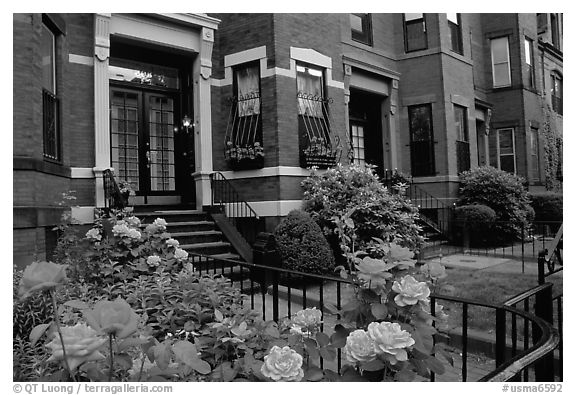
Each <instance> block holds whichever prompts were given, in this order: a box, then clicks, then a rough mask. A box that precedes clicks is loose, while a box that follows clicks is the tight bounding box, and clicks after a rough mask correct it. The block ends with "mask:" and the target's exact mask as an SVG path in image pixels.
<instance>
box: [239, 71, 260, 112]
mask: <svg viewBox="0 0 576 395" xmlns="http://www.w3.org/2000/svg"><path fill="white" fill-rule="evenodd" d="M236 85H237V92H236V93H237V95H238V116H240V117H246V116H249V115H256V114H260V68H259V67H258V66H256V65H254V66H248V67H244V68H241V69H238V70H236Z"/></svg>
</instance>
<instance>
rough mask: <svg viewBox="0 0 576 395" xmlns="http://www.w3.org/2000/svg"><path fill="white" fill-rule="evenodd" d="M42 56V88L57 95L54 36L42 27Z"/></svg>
mask: <svg viewBox="0 0 576 395" xmlns="http://www.w3.org/2000/svg"><path fill="white" fill-rule="evenodd" d="M40 40H41V44H40V56H41V57H42V87H43V88H44V89H46V90H47V91H49V92H51V93H56V89H55V87H54V34H53V33H52V32H51V31H50V29H48V28H47V27H46V26H45V25H42V37H41V39H40Z"/></svg>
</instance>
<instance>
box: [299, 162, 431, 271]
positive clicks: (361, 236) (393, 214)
mask: <svg viewBox="0 0 576 395" xmlns="http://www.w3.org/2000/svg"><path fill="white" fill-rule="evenodd" d="M302 187H303V188H304V210H305V211H307V212H308V213H310V215H311V216H312V218H313V219H314V220H315V221H316V222H317V223H318V225H320V227H321V228H322V230H323V232H324V234H325V235H326V237H327V238H328V240H329V241H330V244H331V245H332V247H333V248H334V251H339V247H338V243H339V242H338V238H337V237H336V236H335V234H334V230H335V228H336V225H335V223H334V218H335V217H337V218H340V217H343V216H344V215H346V214H349V217H350V219H351V220H352V221H353V222H354V224H355V229H354V233H355V237H357V239H356V242H358V243H360V245H359V246H358V248H360V249H361V248H364V247H365V245H366V244H367V243H370V242H371V241H372V240H373V238H374V237H377V238H380V239H383V240H386V241H389V242H395V243H397V244H399V245H401V246H403V247H408V248H410V249H412V250H416V251H417V250H418V249H419V247H420V245H421V244H422V242H423V238H422V236H420V234H419V231H420V227H419V226H418V225H416V219H417V218H418V209H417V207H416V206H414V205H413V204H411V203H410V202H409V201H408V200H407V199H406V198H405V197H404V196H403V194H402V191H400V192H399V193H396V194H393V193H391V192H390V191H389V190H388V189H387V188H386V187H385V186H384V185H382V183H381V182H380V181H379V180H378V177H377V176H376V175H375V174H374V172H373V171H372V170H371V169H369V168H365V167H363V166H358V165H351V166H342V165H338V166H337V167H335V168H333V169H330V170H328V171H326V172H325V173H324V174H316V173H312V175H311V176H310V177H308V178H307V179H306V180H304V181H303V182H302ZM337 256H338V258H339V261H340V254H339V253H338V254H337Z"/></svg>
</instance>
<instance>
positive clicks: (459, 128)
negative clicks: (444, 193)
mask: <svg viewBox="0 0 576 395" xmlns="http://www.w3.org/2000/svg"><path fill="white" fill-rule="evenodd" d="M454 125H455V127H456V159H457V161H456V162H457V167H458V173H460V172H463V171H466V170H469V169H470V140H469V137H468V116H467V110H466V107H462V106H458V105H454Z"/></svg>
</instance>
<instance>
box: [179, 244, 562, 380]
mask: <svg viewBox="0 0 576 395" xmlns="http://www.w3.org/2000/svg"><path fill="white" fill-rule="evenodd" d="M190 258H191V260H192V263H193V265H194V268H195V270H197V271H199V272H200V273H210V274H220V275H223V276H225V277H227V278H229V279H230V281H231V282H232V284H233V285H235V286H236V287H239V288H240V289H241V292H242V293H243V294H245V295H247V296H246V303H249V305H250V308H251V309H253V310H255V311H260V312H261V313H262V318H263V319H264V320H270V319H272V320H275V321H279V320H281V319H283V318H290V317H291V316H292V315H293V314H295V313H296V312H297V311H299V310H300V309H305V308H307V307H316V308H318V309H319V310H320V311H321V312H322V322H323V325H324V326H325V327H326V328H325V332H326V331H328V332H329V331H330V330H331V324H334V323H336V322H337V321H338V320H339V319H340V318H341V317H340V315H339V314H337V313H334V311H339V310H340V309H341V307H342V306H343V305H344V304H345V303H346V302H347V298H348V297H350V296H352V293H353V290H352V289H350V288H351V287H349V285H350V283H351V282H350V281H349V280H346V279H342V278H339V277H332V276H321V275H315V274H307V273H301V272H296V271H292V270H287V269H282V268H279V267H270V266H265V265H259V264H254V263H247V262H240V261H234V260H227V259H217V258H214V257H210V256H203V255H198V254H190ZM263 261H264V262H266V259H264V260H263ZM271 261H272V260H271ZM550 287H551V285H550V284H548V286H545V287H538V289H535V290H532V292H531V294H530V296H535V295H539V294H541V293H545V292H548V291H549V289H550ZM525 300H528V299H526V298H522V297H520V299H519V300H518V301H515V302H516V303H515V304H514V303H512V304H511V305H503V304H501V305H498V304H493V303H484V302H479V301H475V300H470V299H464V298H459V297H454V296H447V295H436V294H433V295H432V296H431V303H430V304H431V313H432V315H435V316H436V315H437V314H436V313H437V311H436V308H437V305H438V303H439V302H441V303H442V304H443V307H444V308H445V309H446V310H448V311H449V314H450V315H452V323H453V324H456V325H452V326H454V327H452V328H438V329H441V330H440V335H438V336H436V338H435V341H436V342H443V343H446V345H447V346H448V347H449V348H452V349H453V350H454V352H453V355H454V357H455V358H454V359H455V360H456V359H458V360H457V361H455V363H454V364H453V366H451V367H450V372H447V373H446V374H445V375H442V376H439V377H435V375H434V374H431V375H430V377H429V378H428V379H429V380H430V381H509V380H525V381H553V380H554V372H553V371H551V370H550V369H547V370H546V369H543V363H542V362H543V361H544V362H546V363H548V361H549V360H550V359H549V358H551V357H552V356H553V353H554V349H555V348H556V347H557V346H558V344H559V336H558V331H557V330H556V329H554V328H553V327H552V325H551V324H550V323H549V322H547V321H546V320H544V319H542V318H539V317H537V316H536V315H535V314H533V313H531V312H529V311H527V310H522V309H521V308H517V307H514V306H515V305H516V304H518V303H519V302H520V301H521V302H522V303H527V302H525ZM333 307H335V309H334V308H333ZM480 314H483V315H484V316H486V317H488V319H487V320H486V321H489V322H491V325H492V327H491V328H482V330H479V329H478V328H477V327H476V321H475V319H476V317H477V316H478V315H480ZM518 321H520V325H518ZM322 330H324V328H322ZM486 333H490V334H492V335H493V336H492V337H491V338H490V337H489V336H488V337H487V336H482V334H486ZM442 334H443V335H442ZM519 344H520V345H519ZM479 358H481V359H483V360H484V362H483V363H481V364H479V363H478V359H479ZM546 358H548V359H546ZM330 363H332V362H330ZM344 363H346V361H345V360H343V359H342V355H341V354H340V350H338V358H337V361H336V362H335V363H334V366H331V365H330V366H328V368H330V369H334V370H335V371H338V372H340V369H341V368H342V365H343V364H344ZM321 366H324V361H322V360H321ZM550 372H552V373H550ZM550 374H552V376H550Z"/></svg>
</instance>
